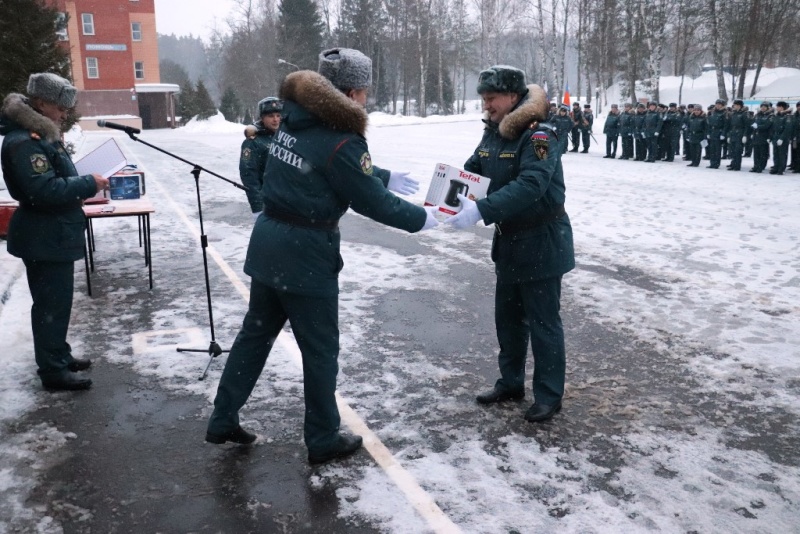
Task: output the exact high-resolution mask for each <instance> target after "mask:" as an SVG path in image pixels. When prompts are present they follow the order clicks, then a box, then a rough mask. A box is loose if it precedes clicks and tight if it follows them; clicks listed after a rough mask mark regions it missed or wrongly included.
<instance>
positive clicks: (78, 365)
mask: <svg viewBox="0 0 800 534" xmlns="http://www.w3.org/2000/svg"><path fill="white" fill-rule="evenodd" d="M91 366H92V360H89V359H88V358H87V359H86V360H79V359H78V358H72V360H70V362H69V363H68V364H67V369H69V370H70V371H72V372H73V373H75V372H78V371H85V370H86V369H88V368H89V367H91Z"/></svg>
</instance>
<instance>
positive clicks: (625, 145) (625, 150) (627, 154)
mask: <svg viewBox="0 0 800 534" xmlns="http://www.w3.org/2000/svg"><path fill="white" fill-rule="evenodd" d="M622 157H623V158H628V159H633V135H631V134H628V135H623V136H622Z"/></svg>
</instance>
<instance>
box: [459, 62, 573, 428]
mask: <svg viewBox="0 0 800 534" xmlns="http://www.w3.org/2000/svg"><path fill="white" fill-rule="evenodd" d="M478 93H479V94H480V95H481V98H482V99H483V109H484V111H485V115H484V123H486V128H485V129H484V131H483V139H481V142H480V143H479V144H478V148H476V149H475V152H474V153H473V154H472V157H470V158H469V159H468V160H467V163H466V165H465V166H464V168H465V169H466V170H467V171H469V172H474V173H477V174H480V175H483V176H487V177H489V178H491V182H490V185H489V189H488V191H487V196H486V197H485V198H483V199H480V200H478V201H473V200H470V199H469V198H466V197H465V196H463V195H459V196H458V199H459V200H460V201H461V202H462V203H463V207H462V210H461V211H460V212H459V213H458V214H456V215H454V216H453V217H450V218H449V219H446V220H445V224H450V225H452V226H454V227H456V228H467V227H470V226H473V225H474V224H475V223H477V222H478V221H483V223H484V224H492V223H494V225H495V233H494V241H493V243H492V259H493V260H494V262H495V273H496V275H497V284H496V290H495V328H496V329H497V339H498V341H499V343H500V353H499V355H498V364H499V367H500V378H499V379H498V380H497V382H496V383H495V385H494V387H493V388H492V389H491V390H489V391H487V392H485V393H481V394H480V395H478V397H477V401H478V402H479V403H481V404H493V403H497V402H503V401H508V400H520V399H522V398H524V397H525V363H526V359H527V354H528V340H529V339H530V341H531V345H532V348H533V360H534V370H533V404H532V405H531V406H530V408H528V411H527V412H526V413H525V419H527V420H528V421H531V422H540V421H546V420H548V419H550V418H551V417H553V415H555V414H556V413H557V412H558V411H559V410H560V409H561V399H562V397H563V395H564V378H565V370H566V355H565V349H564V330H563V328H562V325H561V315H560V312H559V309H560V300H561V277H562V276H563V275H564V274H565V273H567V272H569V271H570V270H572V269H573V268H574V267H575V253H574V247H573V243H572V227H571V225H570V221H569V216H567V213H566V211H565V209H564V201H565V187H564V172H563V170H562V167H561V150H559V149H558V139H557V135H556V132H555V131H554V130H553V128H552V127H551V126H550V125H548V124H545V123H544V120H545V119H546V118H547V112H548V102H547V96H546V95H545V93H544V91H543V90H542V89H541V87H539V86H538V85H526V84H525V74H524V73H523V72H522V71H521V70H519V69H516V68H514V67H509V66H505V65H498V66H494V67H491V68H489V69H486V70H484V71H482V72H481V73H480V75H479V77H478Z"/></svg>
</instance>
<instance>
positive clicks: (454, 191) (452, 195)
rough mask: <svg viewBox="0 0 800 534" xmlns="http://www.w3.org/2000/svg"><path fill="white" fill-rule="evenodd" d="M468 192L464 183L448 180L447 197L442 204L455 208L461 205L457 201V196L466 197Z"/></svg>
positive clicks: (467, 186) (467, 187)
mask: <svg viewBox="0 0 800 534" xmlns="http://www.w3.org/2000/svg"><path fill="white" fill-rule="evenodd" d="M468 192H469V185H467V184H465V183H464V182H459V181H458V180H450V189H448V191H447V196H445V197H444V203H445V204H447V205H448V206H452V207H454V208H457V207H458V206H460V205H461V202H459V201H458V195H464V196H466V194H467V193H468Z"/></svg>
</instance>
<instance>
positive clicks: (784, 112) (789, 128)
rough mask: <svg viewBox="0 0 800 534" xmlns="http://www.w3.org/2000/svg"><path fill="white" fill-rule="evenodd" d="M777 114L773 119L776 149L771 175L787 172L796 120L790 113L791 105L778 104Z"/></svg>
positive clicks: (773, 142) (773, 139)
mask: <svg viewBox="0 0 800 534" xmlns="http://www.w3.org/2000/svg"><path fill="white" fill-rule="evenodd" d="M776 107H777V108H778V109H777V112H776V114H775V117H773V119H772V144H773V147H774V150H773V154H772V161H773V163H774V165H773V167H772V169H770V171H769V173H770V174H783V172H784V171H785V170H786V160H787V159H788V157H789V144H790V143H791V142H792V139H793V138H794V119H793V117H792V112H791V111H789V104H787V103H786V102H778V103H777V105H776Z"/></svg>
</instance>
